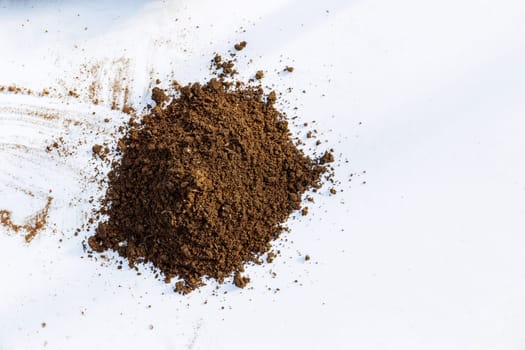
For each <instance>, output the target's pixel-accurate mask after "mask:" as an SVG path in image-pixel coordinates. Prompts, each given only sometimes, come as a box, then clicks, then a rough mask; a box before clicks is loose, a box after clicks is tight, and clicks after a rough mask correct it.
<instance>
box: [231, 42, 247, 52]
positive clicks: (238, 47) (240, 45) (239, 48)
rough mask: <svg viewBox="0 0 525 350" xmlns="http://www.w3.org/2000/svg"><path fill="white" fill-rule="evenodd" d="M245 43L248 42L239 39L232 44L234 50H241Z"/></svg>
mask: <svg viewBox="0 0 525 350" xmlns="http://www.w3.org/2000/svg"><path fill="white" fill-rule="evenodd" d="M247 44H248V43H247V42H246V41H241V42H240V43H238V44H235V45H234V48H235V50H237V51H241V50H242V49H244V48H245V47H246V45H247Z"/></svg>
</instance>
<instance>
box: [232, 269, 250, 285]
mask: <svg viewBox="0 0 525 350" xmlns="http://www.w3.org/2000/svg"><path fill="white" fill-rule="evenodd" d="M248 283H250V278H249V277H246V276H242V275H241V273H240V272H238V271H237V272H236V273H235V276H234V277H233V284H235V286H236V287H237V288H244V287H246V286H247V285H248Z"/></svg>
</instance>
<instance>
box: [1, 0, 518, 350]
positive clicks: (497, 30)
mask: <svg viewBox="0 0 525 350" xmlns="http://www.w3.org/2000/svg"><path fill="white" fill-rule="evenodd" d="M327 10H328V11H327ZM175 18H178V20H177V21H175ZM524 18H525V3H524V2H523V1H521V0H516V1H511V0H500V1H473V0H472V1H469V0H463V1H452V0H445V1H415V0H412V1H410V0H401V1H386V0H376V1H343V0H341V1H335V0H328V1H322V2H317V1H292V0H289V1H284V0H283V1H277V0H269V1H264V2H256V3H254V2H248V1H224V2H221V3H217V2H214V1H204V0H201V1H172V2H147V1H126V2H124V1H113V2H109V1H85V2H83V1H0V47H1V48H2V49H1V50H2V55H1V56H0V84H11V83H16V84H18V85H20V86H25V87H29V88H33V89H37V90H41V89H42V88H43V87H47V86H64V87H66V88H72V87H73V88H77V89H79V90H81V89H82V88H85V86H84V85H85V84H86V81H89V76H82V74H81V73H79V67H80V65H82V64H93V63H94V62H97V63H99V64H101V65H102V66H103V67H105V69H106V73H104V77H103V79H102V80H103V85H102V86H101V88H102V90H103V91H104V97H105V98H106V101H105V103H103V104H102V106H99V107H97V108H95V109H96V110H97V111H98V113H97V117H96V118H94V119H89V118H91V117H90V116H89V115H90V113H91V111H92V110H94V107H93V106H91V105H89V104H87V103H86V104H84V105H83V104H82V103H83V102H85V101H84V100H83V99H82V97H81V98H80V99H78V100H77V99H58V100H57V99H53V98H36V97H24V96H13V95H7V94H1V95H0V179H1V180H0V181H2V184H1V186H0V207H2V208H4V207H5V208H6V209H12V210H13V211H14V212H15V215H18V219H20V218H22V217H23V216H24V215H29V214H30V213H31V212H33V211H34V210H37V209H38V208H39V206H40V205H41V202H42V199H43V198H44V197H45V192H46V191H47V190H48V189H52V190H53V193H54V197H55V201H54V204H53V206H52V208H51V211H50V218H49V221H50V223H52V227H53V228H54V230H48V231H46V232H42V233H41V234H40V235H39V236H38V237H37V238H36V239H35V240H34V241H33V242H32V243H31V244H29V245H26V244H25V243H24V241H23V238H22V237H21V236H19V235H18V236H17V235H13V234H1V235H0V256H1V259H2V263H1V264H0V276H2V280H1V282H0V349H1V350H8V349H39V348H44V347H45V348H46V349H115V348H119V349H120V348H127V349H150V348H151V349H236V348H250V349H269V348H273V349H402V350H407V349H417V350H420V349H439V350H442V349H462V350H464V349H476V350H479V349H524V348H525V333H524V332H523V330H524V329H525V298H524V295H525V253H524V250H525V249H524V248H525V233H524V232H525V224H524V214H525V161H524V159H525V157H524V156H525V154H524V153H525V137H524V134H525V100H524V98H523V94H524V92H525V65H524V63H523V62H525V21H524V20H523V19H524ZM210 23H213V26H212V25H210ZM22 24H24V25H23V26H22ZM196 26H199V28H196ZM241 26H242V27H243V28H244V29H246V32H242V31H241V30H239V28H240V27H241ZM85 28H87V30H85ZM46 30H47V32H45V31H46ZM239 40H247V41H248V47H247V49H246V51H243V52H242V53H243V55H245V56H246V57H247V58H243V59H241V62H240V65H239V68H240V70H241V71H242V72H243V73H244V74H245V75H246V76H250V75H252V74H253V73H254V72H255V71H256V70H257V69H261V68H263V69H267V70H268V73H267V77H268V78H267V80H266V82H267V83H274V84H275V85H276V88H277V89H279V90H281V91H284V90H285V89H286V88H287V87H293V88H294V92H292V93H291V94H288V95H287V96H288V99H289V100H291V101H292V104H291V105H292V106H293V105H298V106H300V108H299V112H298V115H299V117H300V118H301V121H303V120H304V121H309V122H311V121H312V120H316V121H317V126H316V127H317V129H318V130H320V131H321V132H322V133H323V135H324V136H323V139H328V140H329V142H328V144H327V145H333V147H334V148H335V150H336V153H337V154H338V159H340V160H344V159H348V160H349V164H345V163H341V165H340V166H339V168H338V169H337V177H338V179H340V180H341V181H342V182H343V185H341V186H340V188H341V189H344V192H340V193H339V194H338V195H337V196H335V197H328V196H318V197H316V202H317V206H316V208H311V210H310V212H311V215H309V216H308V217H306V218H305V219H300V220H294V221H292V224H291V227H292V232H291V233H290V234H288V235H287V236H286V237H287V238H288V239H289V241H288V243H286V244H285V245H284V247H285V248H282V251H283V254H282V256H281V257H279V258H278V259H276V261H275V262H274V263H273V264H272V265H268V266H251V267H249V268H248V270H247V273H248V274H249V275H250V277H251V278H252V281H253V283H252V284H251V287H252V288H250V289H246V290H242V291H241V290H237V289H235V288H233V287H231V286H230V285H227V286H223V287H221V289H220V290H219V292H220V296H219V297H217V296H212V291H213V288H214V287H215V286H214V285H213V284H210V285H209V286H207V287H205V288H203V289H202V290H200V291H198V292H196V293H193V294H191V295H190V296H186V297H185V296H180V295H177V294H174V293H172V292H171V288H172V286H169V285H165V284H163V283H161V282H158V281H157V280H155V279H154V278H153V276H152V275H151V273H149V272H148V271H147V270H146V269H143V271H142V272H143V274H142V275H141V276H137V275H136V274H135V272H134V271H131V270H129V269H126V268H125V269H123V270H121V271H119V270H117V268H116V265H115V264H114V263H109V264H105V265H106V266H100V265H101V264H100V262H95V261H93V260H91V259H86V258H84V259H80V256H83V255H84V253H83V252H82V248H81V245H80V240H81V239H80V238H78V237H72V236H71V230H72V229H73V228H75V227H77V226H78V225H80V224H81V223H82V221H83V220H84V219H83V217H82V215H84V213H85V210H87V209H86V208H87V206H86V204H85V200H86V199H87V198H88V197H89V195H91V194H93V193H95V194H96V188H92V187H93V186H91V185H86V184H84V185H85V186H87V187H86V188H80V187H79V186H80V184H81V181H82V180H81V176H80V175H79V174H82V172H89V171H90V169H92V168H91V165H90V164H89V161H88V159H89V149H88V148H85V149H80V150H79V152H78V154H76V155H75V156H74V157H72V158H71V159H72V160H70V163H66V164H64V163H63V162H62V163H60V161H58V160H57V159H56V158H52V157H49V156H47V155H46V154H45V152H41V151H40V150H42V149H43V147H44V145H45V144H46V140H48V139H49V138H50V137H52V136H53V135H54V134H56V133H61V132H63V131H64V130H65V129H64V128H66V124H65V123H63V120H64V119H65V118H67V117H70V118H79V119H82V120H84V121H87V120H90V121H91V122H93V123H94V124H96V125H99V124H100V123H99V122H98V120H99V119H100V118H99V117H102V116H103V115H109V114H108V113H109V112H108V111H107V109H105V107H104V104H106V105H107V102H108V100H109V97H108V96H109V95H110V94H111V93H110V90H111V89H110V86H109V85H110V83H109V82H111V81H112V79H113V76H118V74H117V73H118V72H115V70H117V68H118V67H119V64H120V65H122V67H124V68H125V70H126V72H125V74H126V75H127V76H129V77H130V78H131V82H130V83H129V86H130V88H131V97H130V99H131V100H132V101H133V103H134V104H135V105H143V104H144V103H147V102H148V100H147V91H148V84H149V81H150V79H151V77H150V71H151V70H152V69H154V74H153V75H152V76H153V77H155V78H156V77H160V78H161V79H166V77H175V78H177V79H178V80H180V81H181V82H187V81H193V80H198V79H203V78H204V77H206V74H207V69H206V67H207V66H206V65H207V61H208V59H209V58H210V57H211V54H212V53H213V52H214V51H218V52H225V51H226V49H228V48H230V47H231V46H232V44H233V43H234V42H237V41H239ZM243 55H241V57H243ZM121 58H124V59H127V60H129V61H125V62H128V63H129V64H122V62H123V61H119V59H121ZM248 58H253V60H254V61H253V63H252V64H249V65H248V64H247V62H248ZM115 62H117V63H115ZM118 62H120V63H118ZM288 64H291V65H293V66H294V67H295V68H296V70H295V72H294V73H293V75H282V76H277V75H276V74H275V72H273V70H274V69H276V70H280V69H282V67H284V66H285V65H288ZM124 68H122V69H124ZM112 74H113V75H112ZM79 75H80V79H76V78H75V77H77V76H79ZM88 75H89V74H88ZM106 78H107V79H106ZM104 84H105V85H104ZM303 89H305V90H306V94H302V93H301V90H303ZM323 94H324V95H325V96H324V97H321V95H323ZM64 100H65V101H67V102H68V103H69V104H66V103H64V102H63V101H64ZM19 104H20V105H22V107H16V106H17V105H19ZM9 106H11V107H13V106H14V107H13V108H14V110H13V108H12V109H9V108H8V107H9ZM43 106H47V107H53V108H54V109H55V112H56V113H57V114H58V115H59V116H60V117H59V119H58V120H57V121H55V122H54V123H55V124H53V123H50V124H49V123H48V124H45V123H44V124H42V125H39V126H38V127H35V123H34V122H31V121H30V120H32V119H31V111H35V110H40V109H41V108H42V107H43ZM111 116H112V119H113V120H114V121H115V123H118V122H119V120H124V117H123V116H122V115H121V114H120V113H117V112H112V114H111ZM360 122H361V123H362V124H361V125H360V124H359V123H360ZM99 127H102V128H103V126H100V125H99ZM296 131H297V130H296ZM71 135H73V136H74V135H78V133H77V132H76V131H75V129H74V128H73V130H72V131H71ZM89 137H91V138H89ZM89 137H88V140H91V141H93V140H99V138H103V137H105V136H104V132H102V134H101V135H98V136H97V135H92V136H89ZM97 137H99V138H97ZM12 143H18V144H25V145H26V146H28V147H33V149H32V150H31V149H30V150H29V151H27V149H26V150H25V151H16V150H15V151H13V149H12V148H9V145H6V144H12ZM363 170H366V174H362V175H361V176H359V177H358V178H356V179H355V180H354V181H352V183H350V184H349V183H348V182H347V180H348V178H349V174H350V173H354V172H357V173H360V172H362V171H363ZM362 181H366V185H362V184H360V183H361V182H362ZM13 183H16V184H19V185H20V186H21V187H22V188H30V187H31V186H33V187H35V186H36V187H37V188H38V189H40V191H39V192H38V191H37V193H35V197H36V198H30V197H28V196H27V195H24V194H23V193H22V192H20V191H18V190H16V189H13ZM349 186H351V188H349ZM70 191H71V192H70ZM39 196H40V197H42V198H40V197H39ZM39 198H40V201H39ZM73 198H75V199H76V200H78V201H80V205H77V204H70V203H69V201H71V200H72V199H73ZM4 231H5V230H4V229H0V232H4ZM6 233H7V232H6ZM81 235H85V233H82V234H81ZM60 238H62V239H63V242H62V243H59V242H58V240H59V239H60ZM59 246H60V248H59ZM300 254H302V255H304V254H309V255H310V256H311V257H312V260H311V262H309V263H305V262H304V260H303V258H302V256H301V255H300ZM107 265H109V266H107ZM270 271H275V272H276V273H277V276H276V278H271V275H270ZM296 279H297V280H298V283H294V280H296ZM268 288H271V290H268ZM276 288H280V291H279V292H277V293H276V292H275V289H276ZM225 291H227V292H228V293H227V294H223V292H225ZM204 300H207V301H208V303H207V304H204V303H203V302H204ZM148 305H151V308H149V307H148ZM222 307H224V309H222ZM82 312H83V313H84V314H82ZM41 322H46V323H47V326H46V327H45V328H41V326H40V324H41ZM149 325H153V327H154V328H153V329H149Z"/></svg>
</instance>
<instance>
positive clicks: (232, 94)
mask: <svg viewBox="0 0 525 350" xmlns="http://www.w3.org/2000/svg"><path fill="white" fill-rule="evenodd" d="M241 46H242V48H244V46H245V44H243V45H241ZM241 46H238V47H236V49H237V50H238V49H241ZM212 65H213V67H214V69H215V72H216V75H217V77H216V78H212V79H210V80H209V81H208V82H206V83H204V84H200V83H192V84H188V85H186V86H180V85H178V84H177V83H176V82H175V83H174V86H175V88H174V91H173V92H172V93H170V94H169V96H167V95H166V94H165V93H164V91H163V90H161V89H158V88H155V89H154V90H153V93H152V99H153V100H154V101H155V102H156V104H157V105H156V106H155V107H153V108H152V109H151V111H150V113H149V114H147V115H146V116H144V117H143V119H142V121H141V123H140V124H134V125H132V126H131V127H130V129H129V131H128V133H127V135H126V136H125V137H124V138H123V139H122V140H121V141H120V142H119V146H120V148H121V151H122V158H121V160H120V162H119V163H118V164H115V166H114V169H113V170H112V171H111V172H110V174H109V187H108V190H107V193H106V196H105V199H104V200H103V206H102V209H101V212H102V213H103V214H106V217H107V219H106V220H105V221H104V222H101V223H99V225H98V227H97V229H96V233H95V235H94V236H92V237H90V239H89V240H88V243H89V246H90V247H91V248H92V249H93V250H94V251H97V252H102V251H105V250H108V249H111V250H114V251H116V252H118V253H119V254H120V255H121V256H123V257H125V258H127V259H128V260H129V262H130V265H134V264H136V263H141V262H151V263H152V264H153V265H154V266H155V267H156V268H158V269H159V270H160V271H161V272H162V273H163V275H164V277H165V278H166V281H170V280H171V279H172V278H174V277H178V278H180V281H179V282H177V283H176V287H175V290H176V291H178V292H181V293H188V292H190V291H192V290H194V289H195V288H198V287H199V286H202V285H203V284H204V279H205V278H213V279H216V280H217V281H219V282H221V283H222V282H223V281H224V280H225V279H226V278H228V277H234V278H233V281H234V284H235V285H236V286H238V287H245V286H246V284H247V283H249V278H248V277H245V276H242V275H241V273H242V272H244V266H245V264H246V263H249V262H259V260H260V259H259V258H260V256H261V255H262V254H264V253H266V252H268V251H269V250H270V248H271V242H272V241H273V240H274V239H276V238H277V237H278V236H279V235H280V234H281V232H282V231H283V229H284V226H283V225H284V223H285V222H286V221H287V219H288V217H289V216H290V214H291V213H292V212H294V211H296V210H299V209H301V197H302V194H303V193H304V192H306V191H307V190H310V189H314V190H315V189H318V188H319V187H320V186H321V184H322V175H323V173H325V172H326V171H327V166H326V164H325V163H326V162H331V161H333V156H332V155H331V153H325V154H324V155H323V156H322V157H320V158H319V159H311V158H309V157H308V156H306V155H305V154H304V153H303V152H302V151H301V150H300V149H298V148H297V147H296V145H295V144H294V142H293V140H292V138H291V134H290V131H289V129H288V122H287V121H286V117H285V116H284V115H283V113H281V112H279V110H277V109H276V107H275V102H276V99H277V98H276V94H275V92H269V93H266V92H265V91H264V90H263V88H262V87H261V86H259V85H257V86H256V85H247V84H244V83H241V82H234V81H233V78H232V77H233V75H234V74H235V73H236V71H235V70H234V69H233V63H232V61H223V60H222V58H221V57H220V56H218V55H217V56H215V58H214V59H213V60H212Z"/></svg>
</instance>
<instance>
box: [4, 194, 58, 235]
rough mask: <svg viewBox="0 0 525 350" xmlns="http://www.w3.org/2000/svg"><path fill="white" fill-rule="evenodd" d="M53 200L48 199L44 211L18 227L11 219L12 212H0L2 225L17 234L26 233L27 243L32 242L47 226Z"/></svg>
mask: <svg viewBox="0 0 525 350" xmlns="http://www.w3.org/2000/svg"><path fill="white" fill-rule="evenodd" d="M52 200H53V198H52V197H48V198H47V201H46V204H45V205H44V208H42V210H40V211H38V212H37V213H35V214H34V215H32V216H31V217H30V218H29V219H27V220H26V222H25V223H24V224H22V225H17V224H15V223H13V221H12V219H11V212H10V211H8V210H0V224H1V225H2V226H4V227H7V228H9V229H11V230H13V231H15V232H17V233H18V232H20V231H21V230H22V231H25V232H26V234H25V235H24V238H25V240H26V242H27V243H29V242H31V241H32V240H33V238H35V236H36V235H37V234H38V232H39V231H40V230H41V229H42V228H43V227H44V226H45V225H46V223H47V216H48V212H49V207H50V206H51V202H52Z"/></svg>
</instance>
